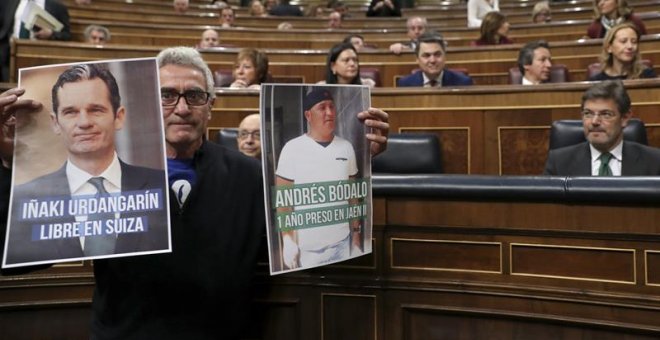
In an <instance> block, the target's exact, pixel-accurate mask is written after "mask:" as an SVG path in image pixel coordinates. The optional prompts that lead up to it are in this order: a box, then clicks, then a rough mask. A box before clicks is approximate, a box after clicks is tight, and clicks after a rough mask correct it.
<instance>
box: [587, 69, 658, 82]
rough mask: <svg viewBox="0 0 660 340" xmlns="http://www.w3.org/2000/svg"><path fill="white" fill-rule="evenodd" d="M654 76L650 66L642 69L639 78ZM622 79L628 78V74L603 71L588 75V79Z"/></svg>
mask: <svg viewBox="0 0 660 340" xmlns="http://www.w3.org/2000/svg"><path fill="white" fill-rule="evenodd" d="M655 77H657V75H656V74H655V70H653V69H652V68H650V67H647V68H645V69H644V71H642V74H640V75H639V78H640V79H649V78H655ZM624 79H628V76H610V75H609V74H607V73H605V72H604V71H603V72H600V73H598V74H596V75H595V76H592V77H589V81H601V80H624Z"/></svg>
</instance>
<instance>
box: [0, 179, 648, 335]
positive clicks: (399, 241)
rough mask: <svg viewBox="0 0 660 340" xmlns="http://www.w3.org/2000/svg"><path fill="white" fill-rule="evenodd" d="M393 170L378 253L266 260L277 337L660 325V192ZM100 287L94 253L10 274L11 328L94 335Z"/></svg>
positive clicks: (266, 306) (265, 284)
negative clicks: (491, 190)
mask: <svg viewBox="0 0 660 340" xmlns="http://www.w3.org/2000/svg"><path fill="white" fill-rule="evenodd" d="M384 180H386V178H381V179H378V178H376V179H374V192H375V194H374V209H373V217H374V218H373V221H374V232H373V237H372V240H373V249H374V251H373V253H372V254H369V255H366V256H362V257H359V258H357V259H354V260H351V261H347V262H342V263H338V264H336V265H331V266H325V267H321V268H317V269H311V270H305V271H302V272H297V273H290V274H284V275H278V276H275V277H270V276H268V274H267V270H266V268H267V265H266V262H261V263H260V265H259V270H258V275H257V277H256V283H257V285H256V287H257V289H256V298H255V300H254V306H253V307H254V310H256V311H259V315H260V316H262V317H263V318H264V319H263V320H262V322H257V323H256V324H255V325H254V327H255V329H262V328H263V330H264V338H265V339H296V338H297V339H319V338H323V339H332V340H334V339H337V340H339V339H355V336H356V334H358V335H360V336H361V337H360V338H365V339H375V340H387V339H410V340H426V339H438V338H440V339H457V338H461V337H467V338H470V339H486V338H492V337H495V336H497V337H499V338H502V339H514V338H523V339H541V340H546V339H547V340H549V339H553V340H557V339H558V340H571V339H576V338H580V339H641V340H647V339H648V340H650V339H657V338H658V336H659V335H660V318H658V315H659V313H660V299H659V298H658V296H660V238H659V237H658V234H659V233H660V229H659V228H658V224H657V221H658V220H660V209H658V208H659V206H658V204H657V201H655V202H647V204H636V205H628V204H611V203H610V204H607V203H591V202H570V203H567V202H562V201H549V200H546V201H544V200H542V199H535V200H529V199H510V198H509V199H506V200H504V199H497V198H491V199H485V198H484V197H483V196H480V195H478V194H475V195H472V196H469V195H463V196H451V195H448V194H446V193H443V192H442V190H436V191H433V190H427V191H428V192H425V195H424V196H415V195H393V194H389V193H388V192H387V191H386V190H382V187H381V186H380V185H379V183H383V182H385V181H384ZM411 180H412V179H411ZM451 180H452V179H451V178H450V179H445V180H442V179H438V178H436V179H428V180H427V183H429V187H436V185H437V186H441V185H443V183H444V185H447V186H448V185H449V184H450V182H451ZM461 181H462V182H466V181H465V180H464V179H461ZM402 184H405V183H402ZM432 184H433V185H432ZM497 184H499V186H507V184H506V181H502V182H499V183H497ZM469 185H471V184H470V183H469V182H466V184H465V186H469ZM656 185H657V184H656ZM530 186H532V184H530ZM623 190H625V189H623ZM264 260H265V259H264ZM262 261H263V260H262ZM93 288H94V282H93V278H92V267H91V265H90V263H88V262H87V263H81V264H80V265H78V266H70V267H62V266H60V267H57V268H52V269H49V270H47V271H41V272H34V273H32V274H29V275H21V276H15V277H4V276H0V326H1V327H2V330H3V335H4V336H6V337H7V338H8V339H19V338H25V335H26V330H27V329H29V330H30V332H29V334H30V335H32V336H33V337H34V338H35V339H48V338H63V339H72V340H77V339H87V338H89V335H88V334H87V332H88V327H89V316H90V313H91V311H90V301H91V291H92V289H93ZM255 320H260V318H255ZM356 320H359V322H356ZM35 325H39V327H35ZM346 330H350V331H351V332H350V334H349V333H347V331H346ZM438 334H442V335H443V336H442V337H439V336H438Z"/></svg>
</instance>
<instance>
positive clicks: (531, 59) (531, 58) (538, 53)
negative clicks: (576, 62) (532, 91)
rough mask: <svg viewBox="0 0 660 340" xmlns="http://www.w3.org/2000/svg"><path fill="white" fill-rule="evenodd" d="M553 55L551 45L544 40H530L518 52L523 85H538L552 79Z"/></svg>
mask: <svg viewBox="0 0 660 340" xmlns="http://www.w3.org/2000/svg"><path fill="white" fill-rule="evenodd" d="M551 67H552V56H551V55H550V46H549V45H548V43H547V42H545V41H543V40H537V41H532V42H528V43H527V44H525V46H523V47H522V48H521V49H520V52H518V69H519V70H520V74H521V75H522V76H523V77H522V84H523V85H537V84H540V83H543V82H546V81H548V80H549V79H550V68H551Z"/></svg>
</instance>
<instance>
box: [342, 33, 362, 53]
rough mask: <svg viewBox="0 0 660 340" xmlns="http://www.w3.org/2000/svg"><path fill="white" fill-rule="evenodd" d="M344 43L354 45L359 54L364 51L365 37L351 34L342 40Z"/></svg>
mask: <svg viewBox="0 0 660 340" xmlns="http://www.w3.org/2000/svg"><path fill="white" fill-rule="evenodd" d="M342 42H343V43H349V44H351V45H353V47H354V48H355V50H356V51H358V52H360V51H362V50H363V49H364V37H362V36H361V35H359V34H349V35H347V36H346V37H345V38H344V40H342Z"/></svg>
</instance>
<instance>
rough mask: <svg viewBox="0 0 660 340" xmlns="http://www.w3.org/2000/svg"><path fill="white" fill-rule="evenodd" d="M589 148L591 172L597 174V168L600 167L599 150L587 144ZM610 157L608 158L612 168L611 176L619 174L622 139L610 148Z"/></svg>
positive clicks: (621, 159)
mask: <svg viewBox="0 0 660 340" xmlns="http://www.w3.org/2000/svg"><path fill="white" fill-rule="evenodd" d="M589 149H590V150H591V174H592V175H593V176H596V175H598V169H599V168H600V155H601V154H602V152H600V151H599V150H598V149H596V148H594V146H593V145H591V144H589ZM610 153H611V154H612V159H610V163H609V165H610V169H611V170H612V175H613V176H621V164H622V161H623V140H621V142H619V144H617V145H616V146H615V147H614V148H613V149H612V150H610Z"/></svg>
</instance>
